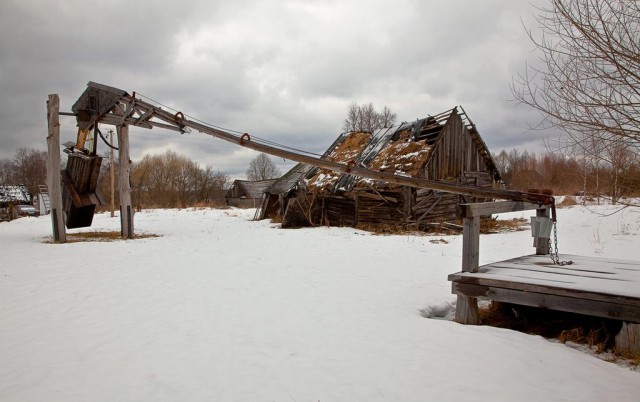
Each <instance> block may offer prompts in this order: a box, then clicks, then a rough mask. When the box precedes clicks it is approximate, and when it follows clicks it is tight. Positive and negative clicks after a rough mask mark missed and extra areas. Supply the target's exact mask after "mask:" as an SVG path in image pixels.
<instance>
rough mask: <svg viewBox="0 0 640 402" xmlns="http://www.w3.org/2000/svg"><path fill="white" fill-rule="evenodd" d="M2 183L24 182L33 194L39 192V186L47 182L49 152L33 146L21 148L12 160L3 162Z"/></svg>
mask: <svg viewBox="0 0 640 402" xmlns="http://www.w3.org/2000/svg"><path fill="white" fill-rule="evenodd" d="M2 166H3V170H4V172H3V173H2V181H3V183H2V184H14V185H15V184H24V185H25V186H26V187H27V190H28V191H29V193H31V194H37V193H38V192H39V188H38V186H39V185H40V184H45V183H46V178H47V153H46V152H44V151H38V150H36V149H31V148H20V149H18V150H17V151H16V153H15V155H14V156H13V159H12V160H11V161H8V160H5V161H3V162H2Z"/></svg>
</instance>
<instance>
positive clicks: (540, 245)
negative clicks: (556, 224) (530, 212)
mask: <svg viewBox="0 0 640 402" xmlns="http://www.w3.org/2000/svg"><path fill="white" fill-rule="evenodd" d="M536 217H537V218H549V208H540V209H536ZM549 240H550V239H545V238H544V237H534V238H533V246H534V247H535V248H536V255H548V254H549Z"/></svg>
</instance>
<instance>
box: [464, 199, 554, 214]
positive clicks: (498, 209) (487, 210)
mask: <svg viewBox="0 0 640 402" xmlns="http://www.w3.org/2000/svg"><path fill="white" fill-rule="evenodd" d="M541 208H544V209H546V206H544V205H540V204H534V203H530V202H524V201H496V202H480V203H472V204H460V217H462V218H465V217H472V216H487V215H493V214H500V213H505V212H517V211H527V210H533V209H541Z"/></svg>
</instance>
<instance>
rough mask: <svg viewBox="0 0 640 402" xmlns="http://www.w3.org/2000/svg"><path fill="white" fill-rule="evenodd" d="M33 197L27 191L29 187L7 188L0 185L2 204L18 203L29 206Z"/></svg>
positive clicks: (0, 200)
mask: <svg viewBox="0 0 640 402" xmlns="http://www.w3.org/2000/svg"><path fill="white" fill-rule="evenodd" d="M30 199H31V195H30V194H29V191H27V187H26V186H24V185H22V184H20V185H17V186H5V185H2V184H0V202H14V203H15V202H17V203H21V204H28V203H29V202H30Z"/></svg>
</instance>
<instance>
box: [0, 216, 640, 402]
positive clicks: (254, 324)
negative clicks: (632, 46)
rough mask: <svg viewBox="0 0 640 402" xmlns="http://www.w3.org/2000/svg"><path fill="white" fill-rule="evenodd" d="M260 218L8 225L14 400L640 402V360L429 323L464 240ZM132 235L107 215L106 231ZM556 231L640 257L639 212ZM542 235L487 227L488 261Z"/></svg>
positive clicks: (114, 226) (7, 385)
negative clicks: (628, 363) (67, 236)
mask: <svg viewBox="0 0 640 402" xmlns="http://www.w3.org/2000/svg"><path fill="white" fill-rule="evenodd" d="M593 208H595V209H597V210H598V212H600V213H607V212H611V211H613V209H614V208H613V207H611V206H602V207H593ZM529 215H531V213H530V212H524V213H516V214H507V215H504V216H501V218H511V217H518V216H523V217H527V218H528V216H529ZM252 216H253V210H211V209H188V210H150V211H143V212H141V213H138V214H136V216H135V223H136V232H137V233H153V234H157V235H160V237H157V238H145V239H136V240H129V241H114V242H82V243H67V244H49V243H46V242H45V240H46V239H47V238H50V236H51V221H50V218H49V217H48V216H43V217H39V218H22V219H19V220H16V221H13V222H7V223H0V245H1V246H0V247H1V249H0V250H1V253H2V257H1V263H0V401H2V402H5V401H7V402H8V401H20V402H28V401H120V402H123V401H277V402H282V401H300V402H301V401H314V402H315V401H321V402H327V401H368V402H373V401H429V400H431V401H515V400H518V401H543V400H544V401H601V400H616V401H638V400H640V372H638V371H633V370H630V369H629V368H625V367H622V366H620V365H616V364H613V363H608V362H605V361H603V360H601V359H598V358H596V357H594V356H591V355H589V354H587V353H583V352H580V351H578V350H575V349H573V348H570V347H568V346H566V345H563V344H559V343H557V342H552V341H549V340H546V339H543V338H541V337H537V336H530V335H526V334H522V333H518V332H513V331H509V330H504V329H498V328H491V327H483V326H480V327H474V326H463V325H459V324H456V323H454V322H452V321H450V320H447V319H439V320H437V319H426V318H423V317H422V316H421V314H420V310H421V309H428V310H430V311H432V312H433V314H434V315H443V314H446V313H448V312H450V310H451V308H450V306H451V305H453V304H454V303H455V297H454V296H453V295H451V292H450V283H449V282H448V281H447V275H448V274H450V273H453V272H457V271H459V267H460V263H461V257H460V256H461V240H462V239H461V236H446V237H443V236H434V237H430V236H409V235H399V236H375V235H371V234H369V233H367V232H362V231H359V230H355V229H351V228H325V227H322V228H313V229H297V230H283V229H280V228H279V227H278V225H276V224H272V223H270V222H268V221H261V222H252V221H250V218H251V217H252ZM118 229H119V220H118V218H111V217H109V214H99V215H97V216H96V218H95V219H94V225H93V227H92V228H90V230H91V231H96V230H118ZM558 230H559V249H560V252H561V253H571V254H583V255H600V256H605V257H612V258H626V259H638V258H640V252H639V251H638V250H639V249H640V209H627V210H625V211H623V212H620V213H618V214H615V215H611V216H608V217H600V216H598V215H595V214H593V213H591V212H589V211H587V210H585V209H584V208H582V207H579V206H574V207H571V208H566V209H560V210H559V229H558ZM71 232H73V231H71ZM440 238H443V239H445V240H446V241H447V243H444V242H443V243H437V242H436V243H432V242H430V240H436V239H440ZM531 243H532V240H531V237H530V233H529V232H528V231H523V232H515V233H503V234H496V235H489V236H482V238H481V241H480V245H481V248H480V253H481V254H480V260H481V261H480V262H481V264H482V263H488V262H492V261H497V260H502V259H506V258H511V257H516V256H519V255H525V254H531V253H533V252H534V250H533V248H532V247H531Z"/></svg>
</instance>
